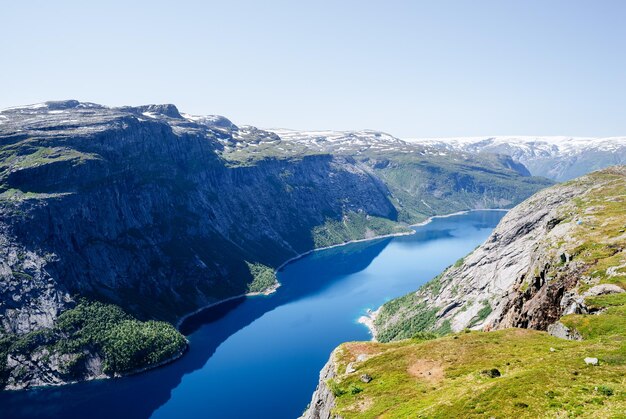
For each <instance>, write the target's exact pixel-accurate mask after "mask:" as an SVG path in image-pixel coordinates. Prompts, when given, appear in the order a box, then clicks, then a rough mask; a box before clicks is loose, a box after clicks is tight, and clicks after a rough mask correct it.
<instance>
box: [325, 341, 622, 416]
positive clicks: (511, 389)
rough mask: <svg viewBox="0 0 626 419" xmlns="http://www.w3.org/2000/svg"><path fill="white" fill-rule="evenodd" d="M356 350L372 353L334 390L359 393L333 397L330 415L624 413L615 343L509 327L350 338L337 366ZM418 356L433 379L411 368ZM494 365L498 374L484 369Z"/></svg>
mask: <svg viewBox="0 0 626 419" xmlns="http://www.w3.org/2000/svg"><path fill="white" fill-rule="evenodd" d="M355 346H358V349H356V350H351V349H350V348H351V347H355ZM550 348H554V349H555V350H554V352H552V351H550ZM358 353H369V354H371V355H372V354H373V355H374V356H372V357H371V358H369V359H368V360H366V361H365V362H362V363H359V364H357V365H358V367H357V371H356V372H355V373H353V374H350V375H339V376H338V377H336V378H335V383H336V384H335V386H336V387H337V388H341V389H349V388H350V387H351V386H353V385H358V386H360V387H362V391H360V392H358V393H357V394H352V393H351V392H349V391H345V392H344V393H342V394H341V395H339V396H338V397H337V399H336V406H337V407H336V409H335V410H334V413H336V414H339V415H341V416H342V417H344V418H346V419H348V418H377V417H384V418H406V417H429V418H431V417H432V418H449V417H495V418H510V417H525V418H534V417H589V418H592V417H593V418H601V417H619V414H621V413H623V412H625V411H626V410H625V409H626V382H625V381H624V379H623V377H624V374H626V360H624V359H623V354H624V347H623V344H622V343H621V342H616V341H607V342H603V341H600V340H595V339H594V340H590V341H584V342H575V341H566V340H561V339H557V338H554V337H552V336H550V335H548V334H547V333H545V332H538V331H533V330H524V329H507V330H502V331H498V332H471V333H458V334H454V335H449V336H447V337H444V338H439V339H435V340H428V341H419V342H416V341H413V340H404V341H400V342H394V343H389V344H380V343H369V342H368V343H365V342H359V343H348V344H344V345H342V346H341V347H340V348H339V349H338V351H337V356H336V360H337V363H338V367H337V371H345V366H346V365H347V363H348V362H353V361H354V360H355V359H356V356H357V355H358ZM588 356H593V357H599V358H600V365H599V366H597V367H592V366H587V365H585V363H584V358H585V357H588ZM423 360H426V361H428V362H430V364H427V366H428V367H429V368H427V370H426V371H425V373H426V377H428V375H427V373H428V372H432V374H433V375H432V376H431V377H433V378H432V379H428V378H424V377H420V376H415V375H414V374H411V372H410V370H411V366H412V365H416V364H419V362H420V361H423ZM609 360H611V361H610V362H609ZM494 368H495V369H497V370H498V371H499V372H500V373H501V376H500V377H495V378H492V377H490V376H489V374H483V373H482V371H485V370H487V371H489V370H492V369H494ZM437 370H439V371H440V373H439V374H440V375H439V376H438V375H437V374H438V373H437ZM364 373H367V374H369V375H371V376H372V377H373V380H372V381H371V382H370V383H367V384H364V383H361V382H360V380H359V377H360V375H361V374H364ZM363 406H366V407H367V408H366V409H364V408H363Z"/></svg>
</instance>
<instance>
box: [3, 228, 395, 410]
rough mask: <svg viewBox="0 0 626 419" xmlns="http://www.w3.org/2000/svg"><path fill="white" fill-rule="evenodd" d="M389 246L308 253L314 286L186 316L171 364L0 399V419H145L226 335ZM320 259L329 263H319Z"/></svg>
mask: <svg viewBox="0 0 626 419" xmlns="http://www.w3.org/2000/svg"><path fill="white" fill-rule="evenodd" d="M390 240H391V239H381V240H375V241H370V242H362V243H355V244H354V245H351V246H350V248H349V249H348V248H346V247H336V248H332V249H328V250H326V251H324V252H314V253H311V254H310V255H308V256H306V259H307V262H309V263H307V265H309V264H315V266H316V269H317V270H318V272H319V281H315V282H314V281H301V282H299V283H297V284H295V283H284V284H282V286H281V287H280V288H279V290H278V292H276V293H274V294H272V295H270V296H267V297H241V298H236V299H233V300H229V301H226V302H224V303H221V304H218V305H216V306H213V307H210V308H208V309H206V310H203V311H201V312H199V313H198V314H196V315H194V316H191V317H190V318H189V319H188V320H187V321H185V322H184V324H183V325H182V328H181V329H183V331H184V333H185V334H187V335H188V336H189V338H190V341H191V345H190V349H189V351H188V352H187V353H186V354H185V355H184V356H183V357H182V358H180V359H179V360H177V361H176V362H173V363H172V364H169V365H166V366H164V367H161V368H157V369H155V370H152V371H148V372H146V373H143V374H138V375H135V376H130V377H124V378H119V379H113V380H97V381H91V382H85V383H78V384H73V385H69V386H62V387H47V388H38V389H33V390H29V391H19V392H4V393H0V418H12V419H18V418H85V417H89V418H92V419H96V418H107V419H110V418H126V417H132V418H147V417H150V415H151V414H152V413H153V412H154V411H155V410H156V409H158V408H159V407H160V406H161V405H163V404H164V403H165V402H167V401H168V400H169V398H170V395H171V391H172V390H173V389H174V388H176V387H177V386H178V385H179V384H180V382H181V380H182V377H183V376H184V375H186V374H189V373H191V372H193V371H195V370H198V369H200V368H202V367H203V365H205V364H206V362H207V361H208V360H209V359H210V358H211V356H212V355H213V354H214V353H215V350H216V349H217V348H218V347H219V346H220V344H222V343H223V342H224V341H225V340H226V339H228V338H229V337H230V336H231V335H233V334H234V333H236V332H237V331H239V330H241V329H243V328H244V327H246V326H248V325H249V324H250V323H252V322H253V321H255V320H256V319H258V318H259V317H261V316H262V315H263V314H265V313H267V312H269V311H271V310H273V309H275V308H276V307H279V306H281V305H283V304H286V303H290V302H294V301H297V300H299V299H301V298H304V297H307V296H310V295H314V294H316V293H319V292H321V291H323V290H324V289H325V288H326V287H328V286H330V285H331V284H332V283H333V282H334V281H336V280H337V277H339V276H345V275H349V274H351V273H354V272H358V271H361V270H363V269H365V268H367V266H368V265H369V264H370V263H371V262H372V261H373V260H374V259H375V258H376V256H378V254H380V252H382V250H383V249H384V248H385V247H386V246H387V245H388V244H389V242H390ZM326 259H328V260H332V261H333V263H332V264H331V263H323V262H324V260H326ZM300 260H302V259H300ZM320 262H322V263H320ZM290 266H291V265H288V266H287V267H286V268H289V267H290ZM279 278H280V273H279ZM218 321H219V322H220V323H219V327H211V330H210V331H211V333H210V334H209V333H202V330H201V329H203V328H205V327H210V326H211V325H212V324H213V325H214V324H215V323H216V322H218Z"/></svg>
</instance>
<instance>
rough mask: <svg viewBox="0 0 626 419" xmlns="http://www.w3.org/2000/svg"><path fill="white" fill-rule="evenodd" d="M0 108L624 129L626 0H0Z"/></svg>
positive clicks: (395, 124)
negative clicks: (62, 103)
mask: <svg viewBox="0 0 626 419" xmlns="http://www.w3.org/2000/svg"><path fill="white" fill-rule="evenodd" d="M0 57H2V58H1V61H0V108H4V107H8V106H12V105H18V104H28V103H34V102H40V101H45V100H55V99H69V98H75V99H79V100H83V101H91V102H97V103H102V104H107V105H138V104H146V103H174V104H176V105H177V106H178V107H179V109H180V110H181V111H184V112H189V113H196V114H221V115H224V116H226V117H228V118H230V119H232V120H233V121H234V122H235V123H238V124H251V125H257V126H260V127H288V128H299V129H361V128H372V129H379V130H383V131H387V132H389V133H391V134H394V135H396V136H401V137H417V136H419V137H423V136H457V135H503V134H511V135H579V136H612V135H626V1H618V0H616V1H600V0H595V1H594V0H589V1H557V0H550V1H545V0H534V1H533V0H530V1H529V0H524V1H521V0H520V1H506V0H493V1H479V0H472V1H470V0H467V1H443V0H432V1H391V0H387V1H364V0H355V1H339V0H337V1H319V0H318V1H302V0H300V1H296V0H294V1H271V0H265V1H260V0H259V1H230V0H228V1H227V0H224V1H220V2H212V1H206V2H202V1H180V0H179V1H174V0H170V1H129V0H127V1H114V0H108V1H99V2H92V1H85V0H81V1H63V0H58V1H54V2H53V1H17V0H0Z"/></svg>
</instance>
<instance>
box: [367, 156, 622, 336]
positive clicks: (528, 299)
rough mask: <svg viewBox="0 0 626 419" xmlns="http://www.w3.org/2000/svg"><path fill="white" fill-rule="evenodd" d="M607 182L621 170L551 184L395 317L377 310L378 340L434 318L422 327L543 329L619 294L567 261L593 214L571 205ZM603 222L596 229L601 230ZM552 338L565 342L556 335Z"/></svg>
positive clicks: (612, 243)
mask: <svg viewBox="0 0 626 419" xmlns="http://www.w3.org/2000/svg"><path fill="white" fill-rule="evenodd" d="M605 175H607V176H605ZM611 182H626V167H624V166H617V167H615V168H610V169H606V170H605V171H601V172H598V173H597V174H592V175H589V176H585V177H582V178H580V179H577V180H576V181H572V182H568V183H565V184H561V185H557V186H554V187H552V188H549V189H546V190H543V191H540V192H538V193H537V194H535V195H534V196H533V197H531V198H530V199H528V200H526V201H524V202H523V203H521V204H520V205H518V206H517V207H515V208H514V209H513V210H511V211H510V212H509V213H508V214H507V215H506V216H505V217H504V218H503V219H502V220H501V222H500V223H499V225H498V226H497V227H496V229H495V230H494V232H493V233H492V235H491V236H490V237H489V238H488V239H487V240H486V242H485V243H483V244H482V245H481V246H480V247H478V248H477V249H476V250H475V251H473V252H472V253H471V254H470V255H468V256H467V257H466V258H464V260H463V261H462V263H459V264H457V265H458V266H454V267H450V268H448V269H447V270H446V271H445V272H444V273H443V274H442V276H441V277H440V278H438V279H437V280H435V281H434V283H431V284H430V285H429V286H425V287H423V288H422V289H421V290H419V291H417V292H416V293H415V294H414V295H410V296H409V297H410V298H407V302H406V303H404V304H403V305H402V306H401V307H400V308H399V309H397V310H396V311H395V312H393V313H392V312H389V311H388V312H385V306H383V307H382V309H381V311H380V312H379V315H378V319H382V320H377V323H376V327H377V330H378V333H379V335H381V334H382V336H386V338H387V339H386V340H391V339H394V338H396V336H397V337H408V336H400V335H399V334H395V335H394V334H393V333H391V334H389V333H387V335H386V334H385V332H386V331H393V332H394V333H396V332H395V330H400V329H401V327H399V326H403V325H406V324H407V323H408V321H410V320H411V319H415V318H417V317H420V316H422V317H424V316H426V315H428V314H429V313H433V312H434V315H433V316H432V321H431V322H430V323H426V326H427V327H426V328H427V329H430V330H438V329H439V330H442V329H441V328H442V327H444V328H448V327H449V328H450V329H451V330H452V331H459V330H462V329H464V328H473V329H484V330H493V329H501V328H507V327H523V328H532V329H539V330H546V328H548V326H549V325H552V324H553V323H555V322H556V321H557V320H558V319H559V318H560V317H561V316H563V315H566V314H573V313H585V312H587V308H586V307H585V304H584V297H585V296H588V295H600V294H604V293H608V292H619V291H623V290H621V288H619V287H615V288H619V291H618V290H616V289H614V286H610V285H609V286H607V285H598V286H595V287H594V286H593V285H594V281H598V279H597V278H596V279H594V278H591V277H590V276H589V275H588V274H586V273H585V272H586V267H587V266H588V264H589V263H590V262H589V261H585V260H583V259H584V258H581V257H578V255H573V254H572V249H576V248H577V246H579V245H580V244H581V243H583V241H584V240H583V239H584V236H583V235H581V234H580V233H579V231H582V230H581V229H583V228H585V226H586V225H587V224H589V225H590V224H591V223H592V222H594V216H593V214H594V211H595V208H593V207H588V208H587V207H585V206H584V205H583V206H582V207H580V206H578V204H579V203H580V202H585V200H586V199H587V197H588V194H589V193H591V192H590V191H593V190H595V189H596V188H601V187H605V186H607V185H610V184H611ZM608 198H610V197H608ZM581 211H582V212H581ZM604 221H605V220H600V221H597V220H596V221H595V223H596V224H598V225H599V226H601V225H603V224H602V223H603V222H604ZM594 225H595V224H594ZM594 228H595V227H594ZM598 228H601V227H598ZM590 231H591V232H592V233H593V230H590ZM620 240H621V239H620V238H619V236H618V237H617V238H608V237H607V238H599V239H598V243H601V244H603V245H607V246H608V248H609V249H610V251H612V252H616V253H619V252H624V249H623V248H621V247H620V246H621V245H620V244H619V243H621V241H620ZM591 263H593V261H591ZM609 274H610V272H609V270H607V275H609ZM579 285H588V286H591V287H592V288H591V289H590V290H589V291H588V294H585V295H584V296H583V295H580V294H579V293H578V291H577V289H578V286H579ZM589 293H590V294H589ZM394 327H395V329H394ZM557 329H558V328H557ZM555 333H560V334H563V335H567V333H566V332H565V331H562V330H560V329H559V330H556V332H555ZM569 338H576V337H571V336H570V337H569Z"/></svg>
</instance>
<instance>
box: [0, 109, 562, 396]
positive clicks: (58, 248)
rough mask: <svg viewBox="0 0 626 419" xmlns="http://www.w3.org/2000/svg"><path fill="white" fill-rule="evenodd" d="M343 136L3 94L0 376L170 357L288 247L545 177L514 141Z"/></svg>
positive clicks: (494, 199)
mask: <svg viewBox="0 0 626 419" xmlns="http://www.w3.org/2000/svg"><path fill="white" fill-rule="evenodd" d="M345 137H346V138H347V139H346V140H345V141H343V140H342V141H343V143H344V144H345V147H344V148H341V149H333V148H332V147H331V146H330V143H329V144H327V145H325V146H324V147H317V146H315V145H314V144H315V143H317V142H320V141H318V139H312V138H311V136H309V135H302V136H301V138H294V136H293V135H292V136H290V135H286V134H282V137H281V135H279V134H276V133H273V132H270V131H265V130H261V129H257V128H255V127H250V126H237V125H235V124H233V123H232V122H231V121H229V120H228V119H226V118H224V117H220V116H193V115H187V114H181V113H180V112H179V110H178V109H177V108H176V107H175V106H174V105H146V106H138V107H119V108H112V107H106V106H102V105H97V104H93V103H82V102H78V101H72V100H70V101H60V102H46V103H42V104H37V105H31V106H25V107H16V108H10V109H6V110H3V111H1V112H0V255H1V256H0V324H1V325H2V327H1V328H0V333H1V335H0V384H1V385H3V386H6V387H7V388H22V387H25V386H32V385H41V384H62V383H64V382H68V381H75V380H81V379H85V378H95V377H103V376H112V375H120V374H125V373H129V372H132V371H135V370H138V369H142V368H145V367H147V366H154V365H158V364H161V363H163V362H166V361H168V360H171V359H173V358H175V357H177V356H180V354H181V353H182V352H183V350H184V347H185V341H184V338H183V337H182V336H181V335H180V334H178V332H176V331H175V330H174V328H173V327H172V326H171V325H170V324H168V323H166V322H169V323H176V322H177V321H179V320H180V319H181V318H182V317H183V316H185V315H186V314H188V313H191V312H194V311H196V310H198V309H200V308H202V307H204V306H206V305H208V304H211V303H214V302H216V301H219V300H222V299H224V298H227V297H231V296H234V295H241V294H245V293H250V292H267V291H270V290H272V289H274V288H275V287H276V286H277V285H278V284H277V283H276V278H275V274H274V269H275V268H277V267H278V266H280V265H281V264H283V263H284V262H285V261H286V260H288V259H290V258H293V257H295V256H297V255H299V254H302V253H304V252H307V251H310V250H311V249H314V248H317V247H323V246H328V245H334V244H338V243H343V242H347V241H350V240H354V239H362V238H371V237H374V236H378V235H385V234H406V233H408V232H410V230H409V229H408V228H407V224H408V223H413V222H418V221H421V220H423V219H425V218H426V217H428V216H430V215H435V214H443V213H448V212H454V211H458V210H467V209H474V208H489V207H509V206H512V205H514V204H516V203H517V202H519V201H521V200H522V199H524V198H526V197H527V196H529V195H531V194H532V193H534V192H535V191H537V190H538V189H541V188H543V187H545V186H547V185H549V184H551V182H550V181H548V180H546V179H542V178H534V177H530V176H528V173H527V171H526V170H525V169H524V168H523V167H521V166H519V165H516V164H514V163H512V161H511V159H510V158H509V157H507V156H501V155H492V154H484V155H480V156H474V155H471V154H468V153H459V152H455V151H450V152H448V151H445V152H443V151H439V150H434V149H431V148H429V147H424V146H421V145H415V144H410V143H406V142H404V141H402V140H398V139H395V138H393V137H391V136H387V135H385V134H382V133H373V132H367V133H358V132H355V133H346V134H345ZM374 139H376V142H375V141H374ZM329 141H330V140H329ZM332 144H336V143H335V142H332ZM98 319H103V320H102V321H98ZM154 320H159V321H160V322H155V321H154Z"/></svg>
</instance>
